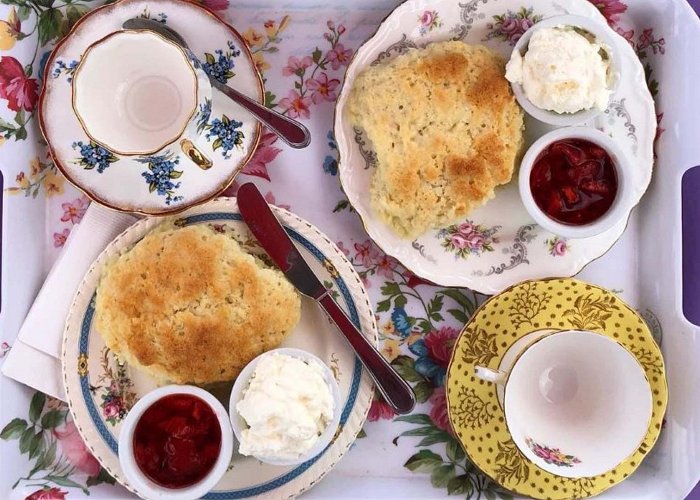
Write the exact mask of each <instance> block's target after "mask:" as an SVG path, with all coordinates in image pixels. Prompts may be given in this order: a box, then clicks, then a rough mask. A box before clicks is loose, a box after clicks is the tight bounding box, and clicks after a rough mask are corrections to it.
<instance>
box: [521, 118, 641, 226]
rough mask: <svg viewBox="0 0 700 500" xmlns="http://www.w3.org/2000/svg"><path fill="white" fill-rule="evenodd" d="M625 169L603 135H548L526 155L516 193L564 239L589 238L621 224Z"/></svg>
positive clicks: (580, 130)
mask: <svg viewBox="0 0 700 500" xmlns="http://www.w3.org/2000/svg"><path fill="white" fill-rule="evenodd" d="M628 172H629V165H628V162H627V160H626V158H625V156H624V153H622V151H621V150H620V148H619V147H618V146H617V145H616V144H615V142H614V141H613V140H612V139H611V138H610V137H609V136H607V135H606V134H604V133H603V132H601V131H599V130H597V129H594V128H589V127H569V128H561V129H557V130H554V131H552V132H549V133H548V134H545V135H544V136H542V137H541V138H540V139H539V140H537V141H536V142H535V143H534V144H533V145H532V146H531V147H530V149H528V151H527V153H525V156H524V157H523V161H522V163H521V166H520V176H519V188H520V196H521V198H522V200H523V203H524V205H525V208H526V209H527V211H528V212H529V213H530V215H531V216H532V217H533V218H534V219H535V221H536V222H537V223H538V224H539V225H540V226H542V227H543V228H545V229H546V230H548V231H551V232H552V233H554V234H556V235H558V236H563V237H566V238H588V237H591V236H595V235H597V234H600V233H603V232H605V231H607V230H608V229H611V228H612V227H613V226H615V225H616V224H620V223H624V221H626V220H627V217H628V216H629V212H630V210H631V208H632V207H631V204H630V203H629V199H630V193H629V192H628V190H629V182H628V175H629V174H628Z"/></svg>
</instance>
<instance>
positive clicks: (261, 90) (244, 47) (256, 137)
mask: <svg viewBox="0 0 700 500" xmlns="http://www.w3.org/2000/svg"><path fill="white" fill-rule="evenodd" d="M138 1H139V0H118V1H117V2H114V3H108V4H104V5H102V6H100V7H97V8H95V9H93V10H92V11H90V12H89V13H87V14H85V15H84V16H83V17H81V18H80V19H78V21H77V22H76V23H75V24H74V25H73V27H72V28H71V30H70V31H69V32H68V34H66V36H64V37H63V38H62V39H61V40H59V41H58V42H57V43H56V46H55V47H54V49H53V51H52V52H51V56H50V57H49V59H48V61H46V67H47V68H51V67H53V65H54V63H55V59H56V56H57V55H58V51H59V49H60V48H61V47H62V46H63V44H65V43H66V42H67V41H68V40H69V39H70V38H71V37H72V36H73V35H75V34H76V33H77V32H78V31H79V29H80V27H81V26H82V25H83V24H84V23H85V22H86V21H87V20H89V19H90V18H91V17H93V16H94V15H96V14H98V13H104V14H108V13H109V12H110V11H111V10H112V9H115V8H117V7H121V6H123V5H127V4H129V3H132V2H138ZM182 3H183V4H185V5H187V7H191V8H194V9H197V10H199V11H201V12H202V14H205V15H206V16H208V17H211V18H212V21H214V22H217V23H219V24H220V25H222V26H223V27H224V28H226V29H227V30H228V31H229V32H230V33H231V35H232V36H233V37H234V38H236V40H238V43H239V46H240V48H241V53H242V54H245V56H246V57H247V58H248V62H249V64H250V66H251V68H252V71H253V74H254V75H255V76H256V77H257V83H258V96H259V97H258V102H264V101H265V86H264V84H263V80H262V76H261V75H260V72H259V71H258V69H257V67H256V66H255V63H254V61H253V54H252V53H251V51H250V47H248V44H247V43H246V41H245V39H244V38H243V36H242V35H241V34H240V33H239V32H238V30H236V29H235V28H234V27H233V26H231V25H230V24H228V23H227V22H225V21H224V20H223V19H221V18H220V17H219V16H218V14H216V13H215V12H213V11H212V10H210V9H209V8H208V7H205V6H204V5H200V4H197V3H192V2H189V1H185V2H182ZM50 80H51V78H44V79H43V81H42V84H41V93H40V94H39V105H38V108H37V109H38V118H39V130H41V135H42V136H44V139H45V140H46V144H47V145H48V149H49V153H50V155H51V158H52V159H53V162H54V164H55V165H56V168H58V170H59V171H60V172H61V174H63V176H64V177H65V178H66V179H67V180H68V182H70V183H71V184H72V185H73V186H74V187H75V188H76V189H78V190H79V191H80V192H81V193H83V194H84V195H85V196H87V197H88V198H89V199H91V200H92V201H95V202H97V203H99V204H100V205H103V206H105V207H107V208H111V209H112V210H118V211H120V212H129V213H133V214H140V215H175V214H179V213H181V212H184V211H185V210H187V209H190V208H192V207H196V206H198V205H202V204H204V203H207V202H209V201H211V200H213V199H214V198H216V197H217V196H219V195H220V194H221V193H223V192H224V191H225V190H226V189H227V188H228V187H229V186H230V185H231V184H233V181H234V180H235V178H236V176H237V175H238V174H239V173H240V172H241V170H243V168H245V166H246V165H247V164H248V162H249V161H250V159H251V158H252V157H253V154H255V150H256V149H257V147H258V144H259V143H260V136H261V135H262V125H261V124H260V122H259V121H256V124H255V130H254V132H253V140H252V142H251V146H250V149H249V150H248V154H247V155H246V157H245V158H243V159H242V160H241V161H240V162H239V163H238V165H237V166H236V168H235V169H234V170H233V171H232V172H231V175H230V176H229V177H228V179H225V180H224V181H223V182H222V183H220V184H219V186H217V187H215V188H214V189H212V190H211V191H210V194H209V195H208V196H205V197H202V198H200V199H194V200H192V201H190V202H189V203H183V204H182V205H178V206H176V207H162V208H161V209H160V210H145V209H143V208H136V207H131V206H119V205H115V204H113V203H111V202H109V201H107V200H105V199H104V198H102V197H101V196H98V195H96V194H94V193H92V192H90V191H89V190H88V189H87V188H84V187H83V186H81V185H80V184H79V183H78V182H77V181H76V180H75V179H73V177H71V175H70V174H69V173H68V171H69V170H68V169H67V168H66V167H65V165H63V164H62V163H61V162H60V160H58V155H57V154H56V151H55V150H54V148H53V146H52V145H51V141H50V140H49V138H48V134H47V133H46V123H45V121H44V108H45V105H46V102H45V101H46V92H47V90H48V86H49V85H50V84H49V81H50Z"/></svg>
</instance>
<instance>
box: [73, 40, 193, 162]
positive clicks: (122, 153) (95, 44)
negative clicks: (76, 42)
mask: <svg viewBox="0 0 700 500" xmlns="http://www.w3.org/2000/svg"><path fill="white" fill-rule="evenodd" d="M128 34H143V35H150V36H153V37H154V38H156V39H158V40H159V41H160V42H165V43H166V44H169V45H171V46H173V47H175V48H176V49H177V50H178V52H179V53H180V54H181V55H182V57H183V59H184V61H185V63H186V65H187V68H188V69H189V71H190V72H191V73H192V78H193V81H194V101H193V104H192V109H191V110H190V112H189V113H188V115H187V119H186V120H184V122H183V126H182V128H181V129H180V130H179V131H178V133H177V134H176V135H175V136H174V137H173V138H171V139H168V140H166V141H164V142H163V143H162V144H160V145H159V146H158V147H156V148H154V149H151V150H148V151H133V152H128V151H120V150H118V149H116V148H113V147H112V146H110V145H109V144H106V143H105V142H104V141H101V140H97V139H96V138H95V137H94V136H93V134H91V133H90V131H89V130H88V127H87V125H86V124H85V121H84V120H83V117H82V116H81V114H80V112H79V111H78V109H77V106H76V87H77V82H78V76H79V74H80V70H81V69H83V65H84V63H85V61H86V60H87V59H88V56H89V55H90V52H92V51H93V49H95V48H96V47H98V46H100V45H102V44H104V43H107V42H108V41H109V40H110V39H111V38H114V37H117V36H123V35H128ZM197 80H198V76H197V70H196V69H195V67H194V65H193V64H192V61H191V60H190V58H189V56H188V55H187V50H186V49H185V48H184V47H182V46H181V45H179V44H177V43H175V42H174V41H172V40H168V39H167V38H166V37H164V36H163V35H161V34H160V33H158V32H156V31H153V30H149V29H143V28H138V29H124V28H123V29H119V30H117V31H113V32H111V33H108V34H107V35H105V36H103V37H102V38H100V39H98V40H95V41H94V42H92V43H90V44H89V45H88V46H87V47H86V48H85V51H84V52H83V54H82V56H81V57H80V61H79V62H78V65H77V66H76V67H75V73H74V75H73V81H72V82H71V108H72V109H73V113H74V114H75V116H76V118H77V119H78V123H80V128H82V129H83V132H85V135H87V136H88V138H89V139H90V140H91V141H93V142H94V143H95V144H97V145H98V146H101V147H103V148H105V149H107V150H108V151H111V152H112V153H115V154H118V155H120V156H126V157H139V156H152V155H154V154H156V153H158V152H159V151H162V150H163V149H165V148H167V147H169V146H171V145H173V144H174V143H176V142H177V141H178V140H179V139H180V138H181V137H182V136H183V134H185V132H186V131H187V127H188V125H189V123H190V122H191V121H192V118H193V117H194V116H195V114H196V113H197V103H198V102H199V97H200V96H199V85H198V84H197Z"/></svg>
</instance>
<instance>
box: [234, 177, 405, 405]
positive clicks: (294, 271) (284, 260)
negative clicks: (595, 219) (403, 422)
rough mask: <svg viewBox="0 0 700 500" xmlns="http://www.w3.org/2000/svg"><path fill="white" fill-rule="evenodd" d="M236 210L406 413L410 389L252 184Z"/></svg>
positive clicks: (240, 193)
mask: <svg viewBox="0 0 700 500" xmlns="http://www.w3.org/2000/svg"><path fill="white" fill-rule="evenodd" d="M237 198H238V209H239V210H240V212H241V215H242V216H243V220H244V221H245V223H246V224H247V225H248V227H249V228H250V230H251V232H252V233H253V235H254V236H255V238H257V240H258V242H259V243H260V245H262V247H263V248H264V249H265V251H266V252H267V254H268V255H269V256H270V258H271V259H272V260H273V261H274V262H275V264H277V267H279V268H280V270H281V271H282V272H283V273H284V275H285V276H286V277H287V279H288V280H289V281H290V282H291V283H292V284H293V285H294V286H295V287H296V288H297V290H299V291H300V292H301V293H302V294H304V295H306V296H307V297H310V298H312V299H314V300H315V301H316V302H318V303H319V305H320V306H321V307H322V308H323V309H324V310H325V311H326V313H327V314H328V316H329V317H330V318H331V319H332V320H333V322H334V323H335V324H336V326H337V327H338V329H339V330H340V331H341V333H342V334H343V335H344V336H345V338H346V339H347V341H348V342H349V343H350V345H351V346H352V348H353V349H354V350H355V352H356V353H357V356H358V357H359V358H360V361H362V363H363V364H364V366H365V368H367V370H368V371H369V373H370V375H371V376H372V378H373V379H374V382H375V383H376V384H377V389H378V390H379V392H380V393H381V394H382V396H383V397H384V399H385V401H386V402H387V403H388V404H389V405H390V406H391V407H392V408H393V409H394V411H395V412H396V413H398V414H406V413H410V412H411V410H413V407H414V406H415V405H416V396H415V394H414V393H413V389H412V388H411V386H410V385H408V383H407V382H406V381H405V380H404V379H403V378H401V376H400V375H399V374H398V373H397V372H396V370H394V368H393V367H392V366H391V365H390V364H389V363H388V362H387V360H386V359H384V357H383V356H382V355H381V353H380V352H379V351H378V350H377V349H376V348H375V347H374V346H373V345H372V343H371V342H370V341H369V340H368V339H367V338H366V337H365V336H364V335H363V334H362V332H360V330H358V329H357V327H356V326H355V325H354V324H353V322H352V321H351V320H350V318H348V316H347V315H346V314H345V312H344V311H343V310H342V309H341V308H340V306H338V304H337V303H336V302H335V300H333V297H332V296H331V295H330V293H329V291H328V290H327V289H326V287H325V286H323V283H321V281H320V280H319V279H318V277H317V276H316V275H315V274H314V273H313V271H312V270H311V268H310V267H309V265H308V264H307V263H306V261H305V260H304V258H303V257H302V255H301V254H300V253H299V251H298V250H297V248H296V247H295V246H294V243H293V242H292V240H291V238H290V237H289V236H288V235H287V233H286V232H285V230H284V228H283V227H282V225H281V224H280V223H279V221H278V220H277V218H276V217H275V215H274V214H273V213H272V210H271V209H270V207H269V205H268V204H267V202H266V201H265V198H263V196H262V194H260V191H258V188H257V187H255V184H252V183H247V184H244V185H242V186H241V187H240V188H239V189H238V195H237Z"/></svg>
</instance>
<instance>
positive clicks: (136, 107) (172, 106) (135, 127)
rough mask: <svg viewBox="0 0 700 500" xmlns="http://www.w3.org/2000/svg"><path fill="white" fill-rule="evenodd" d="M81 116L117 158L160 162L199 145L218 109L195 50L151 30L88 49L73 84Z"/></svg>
mask: <svg viewBox="0 0 700 500" xmlns="http://www.w3.org/2000/svg"><path fill="white" fill-rule="evenodd" d="M73 109H74V111H75V113H76V115H77V117H78V119H79V120H80V123H81V125H82V127H83V129H84V130H85V133H86V134H87V135H88V136H89V137H90V139H91V140H93V141H94V142H95V143H96V144H99V145H101V146H102V147H104V148H106V149H108V150H109V151H111V152H113V153H115V154H117V155H126V156H130V155H138V156H158V155H161V154H166V152H167V151H168V150H169V148H171V146H172V145H173V144H174V143H176V142H179V145H180V148H181V149H182V151H183V152H184V153H185V154H186V155H187V156H188V157H189V158H190V159H192V161H194V162H195V163H196V164H197V165H199V166H200V167H202V168H209V167H210V166H211V162H210V161H209V160H208V159H207V158H206V157H205V156H204V155H202V154H201V152H200V151H199V150H198V149H197V148H196V146H195V145H194V143H193V141H195V140H196V138H197V137H198V136H199V134H200V133H201V131H202V127H201V124H202V123H206V120H207V119H208V118H209V116H208V115H209V112H210V109H211V85H210V83H209V78H208V76H207V74H206V73H205V72H204V71H203V70H202V68H201V67H200V65H199V63H198V62H197V60H196V59H195V58H194V57H193V56H191V54H190V53H189V51H188V50H186V49H184V48H182V47H180V46H178V45H176V44H175V43H173V42H171V41H170V40H167V39H165V38H163V37H162V36H160V35H158V34H157V33H154V32H151V31H145V30H122V31H116V32H114V33H111V34H110V35H107V36H106V37H104V38H102V39H101V40H99V41H98V42H95V43H94V44H93V45H91V46H90V47H88V49H87V50H86V51H85V53H84V54H83V57H82V58H81V60H80V63H79V64H78V67H77V68H76V70H75V75H74V77H73Z"/></svg>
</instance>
